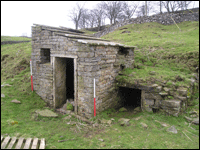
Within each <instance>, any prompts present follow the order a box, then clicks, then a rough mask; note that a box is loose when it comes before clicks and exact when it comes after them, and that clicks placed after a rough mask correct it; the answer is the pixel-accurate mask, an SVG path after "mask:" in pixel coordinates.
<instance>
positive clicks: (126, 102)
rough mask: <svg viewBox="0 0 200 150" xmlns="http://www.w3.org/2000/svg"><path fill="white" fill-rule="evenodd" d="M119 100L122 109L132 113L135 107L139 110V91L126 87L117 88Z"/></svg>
mask: <svg viewBox="0 0 200 150" xmlns="http://www.w3.org/2000/svg"><path fill="white" fill-rule="evenodd" d="M118 94H119V98H120V99H121V101H120V103H121V106H122V107H125V108H126V109H127V110H128V111H133V110H134V109H135V108H136V107H140V108H141V90H139V89H133V88H128V87H119V92H118Z"/></svg>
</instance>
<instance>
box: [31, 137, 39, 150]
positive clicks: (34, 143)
mask: <svg viewBox="0 0 200 150" xmlns="http://www.w3.org/2000/svg"><path fill="white" fill-rule="evenodd" d="M37 144H38V138H34V140H33V144H32V147H31V149H36V148H37Z"/></svg>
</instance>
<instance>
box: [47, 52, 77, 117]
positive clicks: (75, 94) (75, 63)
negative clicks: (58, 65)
mask: <svg viewBox="0 0 200 150" xmlns="http://www.w3.org/2000/svg"><path fill="white" fill-rule="evenodd" d="M55 57H60V58H73V60H74V103H75V110H74V112H75V113H76V114H77V104H78V103H77V95H78V94H77V58H78V56H76V55H65V54H51V65H53V102H54V108H55V65H54V64H55Z"/></svg>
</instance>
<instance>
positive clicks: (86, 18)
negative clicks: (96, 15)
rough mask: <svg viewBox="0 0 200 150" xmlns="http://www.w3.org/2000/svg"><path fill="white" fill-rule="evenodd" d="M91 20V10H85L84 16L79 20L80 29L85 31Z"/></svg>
mask: <svg viewBox="0 0 200 150" xmlns="http://www.w3.org/2000/svg"><path fill="white" fill-rule="evenodd" d="M89 18H90V15H89V10H88V9H83V11H82V15H81V17H80V20H79V25H78V27H80V28H81V29H85V28H86V27H88V26H89Z"/></svg>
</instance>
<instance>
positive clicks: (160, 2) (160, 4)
mask: <svg viewBox="0 0 200 150" xmlns="http://www.w3.org/2000/svg"><path fill="white" fill-rule="evenodd" d="M159 7H160V14H162V1H159Z"/></svg>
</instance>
